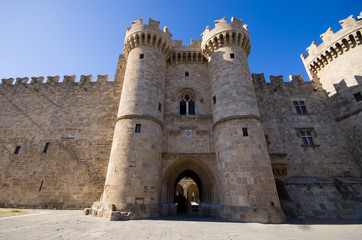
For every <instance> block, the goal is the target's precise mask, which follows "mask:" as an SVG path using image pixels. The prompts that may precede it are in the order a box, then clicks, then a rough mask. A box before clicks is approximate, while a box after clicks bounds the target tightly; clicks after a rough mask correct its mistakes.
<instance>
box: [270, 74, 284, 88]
mask: <svg viewBox="0 0 362 240" xmlns="http://www.w3.org/2000/svg"><path fill="white" fill-rule="evenodd" d="M269 79H270V83H271V84H272V85H275V86H283V84H284V80H283V75H279V76H273V75H270V76H269Z"/></svg>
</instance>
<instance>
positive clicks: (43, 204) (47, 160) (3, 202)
mask: <svg viewBox="0 0 362 240" xmlns="http://www.w3.org/2000/svg"><path fill="white" fill-rule="evenodd" d="M118 75H119V77H118V78H119V79H118V80H117V81H115V82H108V76H99V77H98V81H97V82H91V80H92V76H82V77H81V80H80V82H74V80H75V76H65V78H64V81H63V82H61V83H59V82H58V81H59V77H48V80H47V82H46V83H42V82H43V78H33V79H32V80H31V83H30V84H27V83H26V82H27V80H28V79H27V78H24V79H17V82H16V84H14V85H11V79H8V80H3V81H2V84H1V85H0V109H1V111H2V114H1V115H0V146H1V147H0V184H1V193H0V206H2V207H31V208H58V209H59V208H60V209H62V208H66V209H81V208H84V207H87V206H91V204H92V203H93V202H94V201H96V200H98V199H99V197H100V196H101V194H102V191H103V187H104V181H105V176H106V170H107V165H108V160H109V154H110V149H111V143H112V137H113V131H114V123H115V119H116V114H117V108H118V103H119V98H120V94H121V84H122V82H121V81H120V80H121V77H122V73H119V74H118ZM67 130H71V131H74V132H75V136H74V138H71V137H70V138H69V137H67V136H66V132H67ZM74 132H73V133H74ZM68 133H69V132H68ZM46 143H49V147H48V149H47V151H46V152H44V149H45V147H46ZM17 146H19V147H21V148H20V151H19V152H18V154H15V151H16V147H17Z"/></svg>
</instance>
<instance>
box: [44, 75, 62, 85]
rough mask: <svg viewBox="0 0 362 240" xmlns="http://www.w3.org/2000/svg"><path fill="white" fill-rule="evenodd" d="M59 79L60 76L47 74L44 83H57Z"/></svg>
mask: <svg viewBox="0 0 362 240" xmlns="http://www.w3.org/2000/svg"><path fill="white" fill-rule="evenodd" d="M59 80H60V76H58V75H57V76H48V77H47V82H46V83H49V84H51V83H59Z"/></svg>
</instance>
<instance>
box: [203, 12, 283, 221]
mask: <svg viewBox="0 0 362 240" xmlns="http://www.w3.org/2000/svg"><path fill="white" fill-rule="evenodd" d="M202 37H203V38H202V46H201V47H202V51H203V54H204V55H205V57H206V58H207V59H208V65H209V66H208V68H209V76H210V84H211V96H212V104H213V106H212V107H213V109H212V114H213V123H214V136H215V149H216V157H217V161H218V168H219V169H218V171H219V180H218V181H219V184H220V186H219V189H221V192H220V198H221V209H220V215H221V217H224V218H227V219H231V220H236V221H255V222H274V223H277V222H283V221H284V214H283V212H282V210H281V207H280V203H279V199H278V194H277V190H276V187H275V183H274V177H273V173H272V168H271V163H270V159H269V155H268V150H267V147H266V142H265V136H264V130H263V125H262V119H261V117H260V113H259V109H258V106H257V100H256V96H255V93H254V88H253V83H252V80H251V76H250V70H249V66H248V61H247V57H248V54H249V53H250V39H249V32H248V31H247V26H246V25H244V26H243V25H242V21H241V20H237V19H235V18H232V23H231V24H227V22H226V19H225V18H223V19H220V20H218V21H215V28H214V29H213V30H210V27H207V28H206V30H205V31H204V33H203V34H202Z"/></svg>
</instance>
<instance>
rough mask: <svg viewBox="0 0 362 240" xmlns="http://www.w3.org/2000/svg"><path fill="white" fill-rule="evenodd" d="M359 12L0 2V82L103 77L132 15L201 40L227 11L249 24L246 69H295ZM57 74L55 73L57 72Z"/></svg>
mask: <svg viewBox="0 0 362 240" xmlns="http://www.w3.org/2000/svg"><path fill="white" fill-rule="evenodd" d="M361 11H362V1H361V0H344V1H332V0H331V1H315V0H314V1H309V0H304V1H290V0H289V1H262V0H260V1H258V0H253V1H251V0H250V1H249V0H246V1H244V0H240V1H236V0H234V1H233V0H224V1H222V0H218V1H213V0H209V1H196V0H193V1H190V0H184V1H171V0H169V1H160V0H155V1H151V0H138V1H129V0H128V1H123V0H119V1H113V0H102V1H101V0H99V1H96V0H94V1H93V0H48V1H45V0H0V56H1V57H0V79H2V78H10V77H13V78H16V77H29V78H30V77H33V76H45V77H46V76H55V75H60V76H63V75H77V80H79V77H80V75H82V74H83V75H89V74H93V76H94V78H96V77H95V76H96V75H97V74H109V75H110V79H113V77H114V74H115V70H116V65H117V60H118V55H119V54H121V53H123V40H124V33H125V31H126V27H127V26H130V25H131V21H133V20H136V19H138V18H140V17H142V18H143V19H144V21H145V22H148V18H149V17H151V18H152V19H155V20H158V21H160V22H161V23H160V27H161V28H162V27H163V26H168V28H169V30H170V32H171V33H172V34H173V37H172V38H173V39H183V43H184V44H189V43H190V39H191V38H192V39H199V38H201V36H200V34H201V33H202V32H203V31H204V30H205V27H206V26H207V25H210V27H211V28H213V26H214V23H213V22H214V20H215V19H220V18H223V17H226V18H227V20H228V21H230V18H231V17H232V16H234V17H236V18H239V19H240V18H241V19H243V20H244V23H245V24H248V25H249V32H250V38H251V54H250V56H249V65H250V69H251V72H252V73H264V74H265V76H266V78H269V75H284V80H289V79H288V76H289V75H290V74H294V75H299V74H303V75H304V76H305V79H308V76H307V73H306V72H305V69H304V66H303V64H302V61H301V59H300V54H301V53H306V51H305V49H306V48H307V47H308V46H309V45H310V44H311V43H312V41H317V42H318V43H321V39H320V37H319V35H320V34H322V33H324V32H325V31H326V30H327V29H328V27H332V28H333V30H334V31H335V32H336V31H338V30H339V29H340V28H341V27H340V25H339V23H338V21H339V20H342V19H345V18H347V17H348V16H349V15H354V16H355V17H356V16H357V15H359V14H360V12H361ZM61 78H62V77H61Z"/></svg>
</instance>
